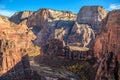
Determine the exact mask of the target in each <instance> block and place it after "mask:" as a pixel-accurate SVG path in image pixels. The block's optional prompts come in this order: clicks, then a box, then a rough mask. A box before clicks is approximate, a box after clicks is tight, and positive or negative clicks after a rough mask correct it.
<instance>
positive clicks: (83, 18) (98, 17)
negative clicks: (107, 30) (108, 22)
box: [77, 6, 107, 34]
mask: <svg viewBox="0 0 120 80" xmlns="http://www.w3.org/2000/svg"><path fill="white" fill-rule="evenodd" d="M106 15H107V12H106V10H105V9H104V8H103V7H102V6H84V7H82V8H81V9H80V11H79V13H78V17H77V22H78V23H79V24H88V25H89V26H90V27H91V28H92V29H93V30H94V31H95V34H97V33H98V31H99V28H100V26H101V22H102V20H103V19H104V18H105V17H106Z"/></svg>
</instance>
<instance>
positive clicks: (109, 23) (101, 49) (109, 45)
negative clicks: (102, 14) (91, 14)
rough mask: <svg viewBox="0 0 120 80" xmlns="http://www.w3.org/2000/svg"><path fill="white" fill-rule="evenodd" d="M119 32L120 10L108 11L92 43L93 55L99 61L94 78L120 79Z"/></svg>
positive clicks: (103, 79) (102, 79)
mask: <svg viewBox="0 0 120 80" xmlns="http://www.w3.org/2000/svg"><path fill="white" fill-rule="evenodd" d="M119 34H120V10H114V11H111V12H110V13H108V15H107V17H106V19H105V20H104V21H103V23H102V27H101V31H100V34H99V35H98V36H97V38H96V40H95V43H94V47H93V50H94V55H95V57H97V58H98V61H99V62H100V65H99V68H98V72H97V75H96V80H106V79H107V80H119V79H120V35H119ZM109 52H111V53H109ZM108 53H109V54H108ZM107 66H109V67H107ZM116 67H117V71H116ZM118 75H119V76H118ZM116 76H117V78H116Z"/></svg>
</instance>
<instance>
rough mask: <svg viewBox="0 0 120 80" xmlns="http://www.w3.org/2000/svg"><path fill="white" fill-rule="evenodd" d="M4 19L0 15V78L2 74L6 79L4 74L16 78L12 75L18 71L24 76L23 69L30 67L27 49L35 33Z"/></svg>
mask: <svg viewBox="0 0 120 80" xmlns="http://www.w3.org/2000/svg"><path fill="white" fill-rule="evenodd" d="M0 19H1V16H0ZM5 19H6V17H3V16H2V19H1V22H2V23H0V35H1V36H0V79H1V77H2V76H3V78H4V79H7V78H6V77H4V76H6V75H7V76H8V78H9V77H10V80H12V78H18V76H17V75H16V77H15V76H14V75H15V74H17V73H19V72H21V73H22V74H21V75H22V76H23V77H26V76H25V75H24V74H26V73H25V71H26V70H29V69H30V65H29V61H28V53H27V49H28V48H29V47H30V44H31V43H32V42H31V40H34V39H35V35H34V34H33V33H32V31H30V30H29V29H28V27H27V26H25V25H24V26H21V25H17V24H14V23H12V22H10V21H9V20H7V21H6V20H5ZM11 74H12V75H11ZM3 78H2V79H3ZM20 79H21V78H20ZM18 80H19V79H18ZM23 80H24V79H23Z"/></svg>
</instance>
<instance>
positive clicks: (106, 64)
mask: <svg viewBox="0 0 120 80" xmlns="http://www.w3.org/2000/svg"><path fill="white" fill-rule="evenodd" d="M119 68H120V67H119V62H118V59H117V56H116V55H115V54H114V53H112V52H110V53H108V54H105V57H104V58H103V59H102V60H101V63H100V65H99V67H98V71H97V74H96V79H95V80H119V79H120V76H119V75H120V71H119Z"/></svg>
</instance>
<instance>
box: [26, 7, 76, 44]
mask: <svg viewBox="0 0 120 80" xmlns="http://www.w3.org/2000/svg"><path fill="white" fill-rule="evenodd" d="M75 19H76V15H75V14H73V13H72V12H67V11H56V10H51V9H40V10H38V11H36V12H34V14H33V15H32V16H31V17H29V18H28V21H27V25H28V27H33V32H34V33H35V34H36V35H37V38H36V40H35V41H34V43H35V44H37V45H39V46H42V45H44V44H45V43H46V42H47V41H48V40H51V39H60V40H67V37H68V34H69V33H70V30H71V28H72V26H73V25H74V20H75ZM36 32H37V33H36Z"/></svg>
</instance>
